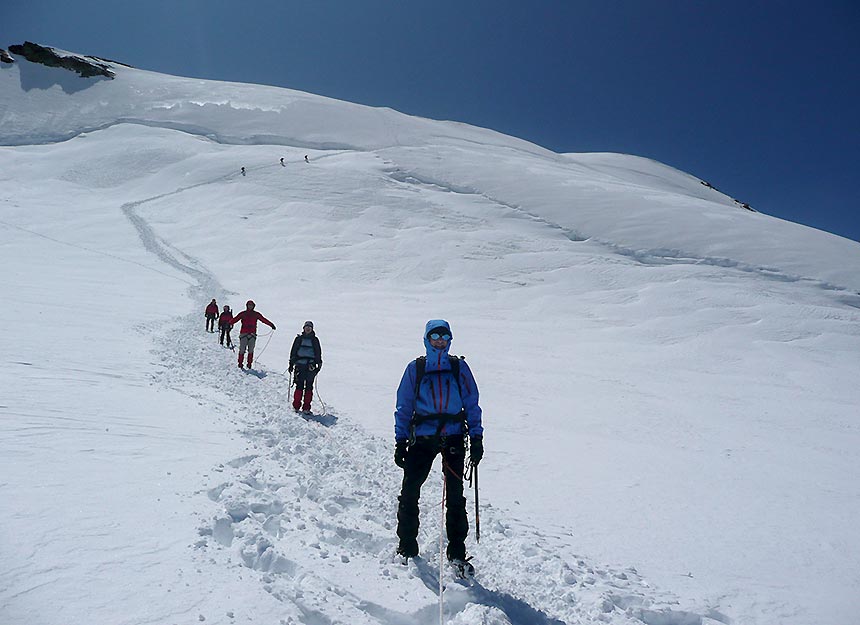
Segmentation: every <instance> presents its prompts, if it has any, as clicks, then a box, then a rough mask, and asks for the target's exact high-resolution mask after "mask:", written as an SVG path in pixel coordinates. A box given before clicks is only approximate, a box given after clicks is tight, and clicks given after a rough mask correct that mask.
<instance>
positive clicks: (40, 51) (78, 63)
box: [9, 41, 114, 78]
mask: <svg viewBox="0 0 860 625" xmlns="http://www.w3.org/2000/svg"><path fill="white" fill-rule="evenodd" d="M9 51H10V52H12V53H13V54H18V55H20V56H23V57H24V58H25V59H27V60H28V61H30V62H31V63H41V64H42V65H47V66H48V67H62V68H63V69H67V70H70V71H73V72H77V73H78V74H80V76H81V77H82V78H93V77H96V76H103V77H106V78H113V77H114V73H113V72H112V71H111V69H110V65H108V64H107V63H104V62H101V61H99V60H96V59H94V58H92V57H80V56H74V55H70V56H63V55H61V54H60V53H58V52H57V51H56V50H54V49H53V48H47V47H45V46H40V45H39V44H36V43H32V42H30V41H26V42H24V44H23V45H14V46H9Z"/></svg>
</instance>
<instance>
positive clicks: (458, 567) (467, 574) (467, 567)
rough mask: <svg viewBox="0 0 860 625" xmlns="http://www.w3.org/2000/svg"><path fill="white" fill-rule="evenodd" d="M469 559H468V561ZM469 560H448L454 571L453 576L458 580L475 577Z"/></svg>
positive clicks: (473, 568)
mask: <svg viewBox="0 0 860 625" xmlns="http://www.w3.org/2000/svg"><path fill="white" fill-rule="evenodd" d="M470 559H471V558H469V560H470ZM469 560H460V559H459V558H456V559H454V560H448V562H449V563H450V564H451V568H453V569H454V574H455V575H456V576H457V577H459V578H460V579H471V578H472V577H474V576H475V567H474V566H472V563H471V562H469Z"/></svg>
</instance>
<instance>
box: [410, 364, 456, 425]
mask: <svg viewBox="0 0 860 625" xmlns="http://www.w3.org/2000/svg"><path fill="white" fill-rule="evenodd" d="M461 360H466V357H465V356H451V355H450V354H448V362H449V363H450V365H451V374H452V375H453V376H454V379H455V380H456V381H457V392H458V393H459V394H460V398H461V400H462V397H463V389H462V388H461V387H460V361H461ZM426 369H427V356H419V357H418V358H416V359H415V399H416V400H417V399H418V390H419V389H420V388H421V380H422V379H424V372H425V371H426ZM434 373H436V372H434ZM431 419H432V420H436V419H438V420H439V427H438V428H437V430H436V436H439V435H440V434H441V433H442V430H443V429H444V427H445V424H446V423H448V422H450V421H460V422H461V423H462V424H463V426H464V428H463V431H464V432H466V431H468V425H467V423H466V410H465V409H463V410H461V411H460V412H459V413H458V414H456V415H417V414H415V412H413V413H412V423H411V426H412V439H414V438H415V426H416V424H418V423H420V422H422V421H429V420H431Z"/></svg>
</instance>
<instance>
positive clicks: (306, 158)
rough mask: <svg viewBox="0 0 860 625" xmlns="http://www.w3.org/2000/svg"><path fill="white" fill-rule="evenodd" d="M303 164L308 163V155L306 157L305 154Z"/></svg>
mask: <svg viewBox="0 0 860 625" xmlns="http://www.w3.org/2000/svg"><path fill="white" fill-rule="evenodd" d="M305 163H310V161H309V160H308V155H307V154H305Z"/></svg>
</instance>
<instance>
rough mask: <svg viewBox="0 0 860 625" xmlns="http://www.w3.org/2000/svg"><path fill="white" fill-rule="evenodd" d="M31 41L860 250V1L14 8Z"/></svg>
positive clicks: (11, 17) (357, 0) (11, 20)
mask: <svg viewBox="0 0 860 625" xmlns="http://www.w3.org/2000/svg"><path fill="white" fill-rule="evenodd" d="M24 40H30V41H35V42H37V43H41V44H43V45H53V46H57V47H61V48H65V49H70V50H74V51H76V52H81V53H85V54H94V55H97V56H103V57H107V58H112V59H116V60H119V61H123V62H126V63H129V64H131V65H134V66H136V67H140V68H143V69H149V70H154V71H160V72H165V73H170V74H177V75H183V76H194V77H202V78H213V79H220V80H235V81H242V82H252V83H260V84H271V85H280V86H285V87H290V88H293V89H300V90H303V91H310V92H313V93H318V94H322V95H327V96H331V97H334V98H338V99H343V100H349V101H353V102H360V103H363V104H370V105H374V106H389V107H392V108H395V109H397V110H400V111H403V112H405V113H409V114H413V115H421V116H425V117H431V118H435V119H452V120H457V121H463V122H467V123H471V124H475V125H478V126H484V127H488V128H493V129H496V130H499V131H501V132H504V133H507V134H511V135H515V136H518V137H522V138H524V139H528V140H530V141H534V142H535V143H538V144H540V145H543V146H545V147H548V148H550V149H552V150H556V151H559V152H593V151H613V152H625V153H630V154H637V155H640V156H647V157H650V158H654V159H657V160H659V161H662V162H664V163H667V164H669V165H672V166H674V167H677V168H679V169H683V170H684V171H688V172H690V173H692V174H694V175H696V176H698V177H700V178H702V179H704V180H707V181H709V182H711V183H712V184H713V185H714V186H716V187H717V188H718V189H720V190H721V191H723V192H725V193H727V194H729V195H731V196H732V197H735V198H737V199H739V200H740V201H742V202H748V203H749V204H751V205H752V206H753V207H754V208H756V209H758V210H760V211H762V212H765V213H768V214H771V215H776V216H778V217H782V218H785V219H790V220H792V221H797V222H800V223H804V224H807V225H811V226H814V227H816V228H821V229H823V230H827V231H830V232H834V233H837V234H840V235H842V236H846V237H848V238H851V239H854V240H858V241H860V190H858V183H859V182H860V78H858V76H860V2H857V1H856V0H847V1H841V2H840V1H827V0H824V1H822V2H815V3H813V2H808V1H806V2H801V1H795V0H780V1H771V2H766V1H756V0H746V1H735V0H655V1H648V0H629V1H620V0H619V1H613V0H589V1H585V0H568V1H561V0H555V1H553V0H547V1H542V0H535V1H534V2H522V1H521V0H520V1H513V0H511V1H508V0H459V1H453V0H434V1H433V2H426V1H425V2H418V1H417V0H399V1H398V0H340V1H334V0H328V1H326V0H302V1H294V0H254V1H249V2H245V3H240V2H235V1H231V2H227V1H225V0H184V1H183V0H180V1H179V2H177V1H176V0H172V1H171V2H166V1H164V0H148V1H147V2H145V3H143V2H141V3H134V2H122V3H120V2H106V1H104V0H78V1H76V2H59V1H56V0H12V1H11V3H10V4H8V5H5V6H4V8H3V11H2V19H0V47H8V45H10V44H13V43H22V42H23V41H24Z"/></svg>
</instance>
